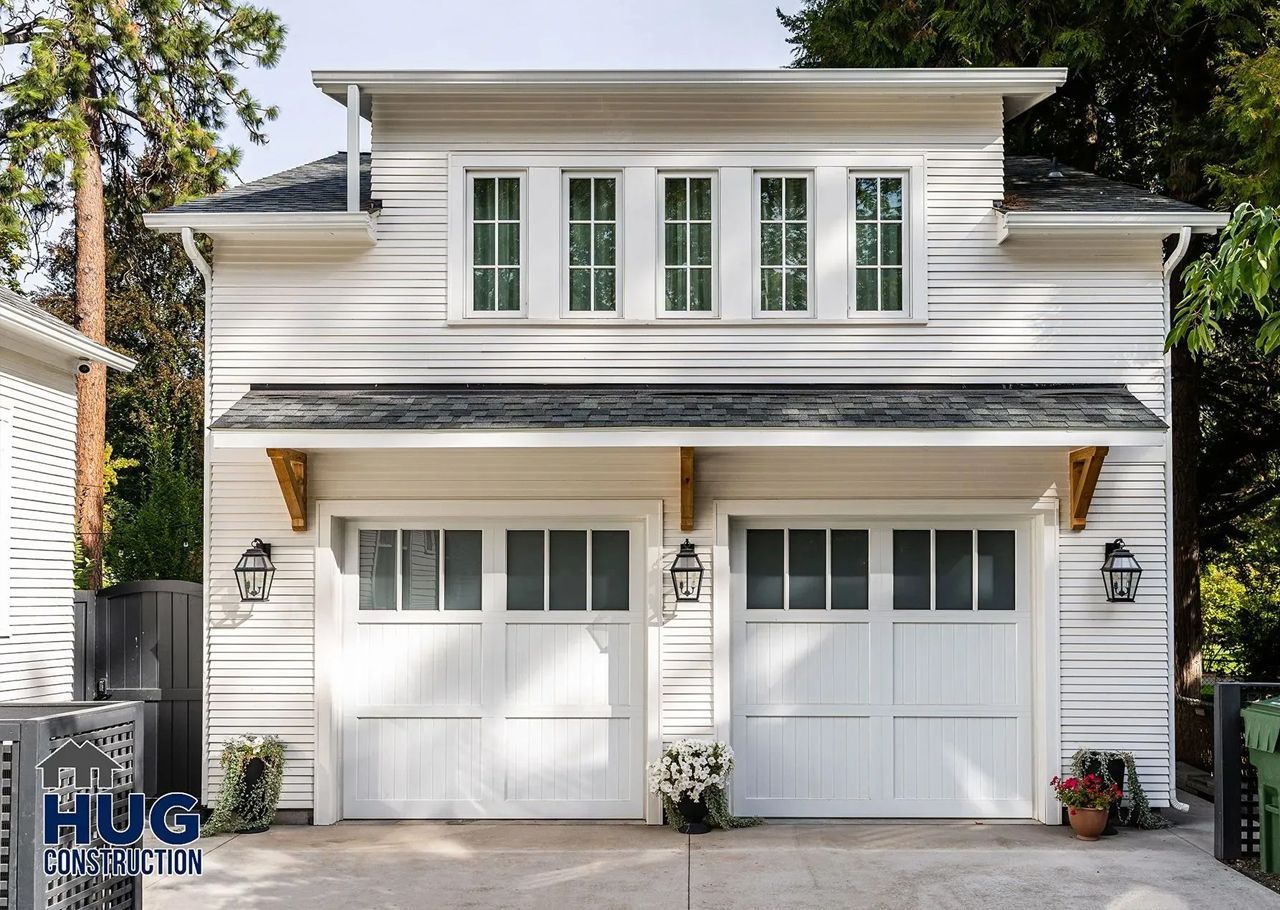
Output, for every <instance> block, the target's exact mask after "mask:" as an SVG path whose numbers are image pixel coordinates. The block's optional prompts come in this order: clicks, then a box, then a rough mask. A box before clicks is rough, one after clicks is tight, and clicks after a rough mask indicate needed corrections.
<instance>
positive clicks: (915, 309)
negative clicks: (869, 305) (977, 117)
mask: <svg viewBox="0 0 1280 910" xmlns="http://www.w3.org/2000/svg"><path fill="white" fill-rule="evenodd" d="M923 170H924V169H923V168H922V167H913V166H904V167H875V168H862V167H851V168H849V175H848V180H847V186H846V194H847V202H848V234H849V242H848V249H847V251H846V258H845V274H846V276H847V281H848V288H849V298H848V301H847V310H848V318H849V319H850V320H851V321H871V322H919V321H923V320H924V319H925V318H926V316H927V307H926V303H925V299H924V298H925V269H926V262H925V232H924V213H925V206H924V192H923V189H922V187H923V184H924V180H923ZM860 177H897V178H900V179H901V180H902V309H901V310H900V311H896V312H895V311H893V310H881V309H875V310H859V309H858V273H857V269H858V232H857V223H858V221H857V218H856V215H855V213H856V211H857V208H856V206H857V189H858V178H860ZM877 303H879V301H877Z"/></svg>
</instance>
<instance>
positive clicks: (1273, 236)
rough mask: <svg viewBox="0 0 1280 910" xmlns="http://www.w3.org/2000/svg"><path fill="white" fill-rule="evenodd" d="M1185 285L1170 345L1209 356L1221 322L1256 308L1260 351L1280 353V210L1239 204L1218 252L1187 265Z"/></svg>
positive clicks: (1221, 329)
mask: <svg viewBox="0 0 1280 910" xmlns="http://www.w3.org/2000/svg"><path fill="white" fill-rule="evenodd" d="M1183 284H1184V288H1183V295H1182V302H1181V303H1180V304H1179V306H1178V309H1177V313H1176V315H1175V317H1174V323H1173V330H1172V331H1171V332H1170V333H1169V344H1170V345H1175V344H1178V343H1181V342H1186V345H1187V347H1188V348H1190V349H1191V351H1192V352H1193V353H1197V354H1206V353H1209V352H1211V351H1213V350H1214V348H1215V347H1216V346H1217V343H1218V339H1219V338H1220V337H1221V335H1222V333H1223V322H1224V321H1225V320H1228V319H1231V318H1232V317H1234V316H1235V315H1236V314H1237V312H1239V311H1240V310H1241V309H1242V308H1247V307H1252V308H1253V310H1254V312H1255V313H1256V314H1257V316H1258V317H1259V319H1260V320H1261V325H1260V326H1259V328H1258V332H1257V346H1258V350H1260V351H1261V352H1262V353H1263V354H1273V353H1274V352H1275V351H1276V350H1278V349H1280V209H1277V208H1275V207H1273V206H1262V207H1259V206H1255V205H1253V204H1252V203H1248V202H1242V203H1241V204H1240V205H1238V206H1237V207H1236V210H1235V211H1234V212H1233V213H1232V215H1231V222H1230V223H1229V224H1228V225H1227V226H1226V228H1225V229H1224V230H1223V232H1222V238H1221V241H1220V242H1219V244H1218V249H1217V251H1216V253H1214V254H1212V255H1206V256H1204V257H1202V258H1200V259H1197V260H1196V261H1195V262H1193V263H1191V264H1190V265H1189V266H1187V268H1186V269H1185V270H1184V271H1183Z"/></svg>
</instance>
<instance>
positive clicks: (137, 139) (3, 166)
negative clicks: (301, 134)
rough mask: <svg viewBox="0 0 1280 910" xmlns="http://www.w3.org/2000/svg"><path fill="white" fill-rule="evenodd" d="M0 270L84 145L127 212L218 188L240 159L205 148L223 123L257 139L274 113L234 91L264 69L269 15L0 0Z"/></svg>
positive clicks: (271, 56)
mask: <svg viewBox="0 0 1280 910" xmlns="http://www.w3.org/2000/svg"><path fill="white" fill-rule="evenodd" d="M0 36H2V37H3V42H2V44H3V45H6V46H9V47H11V48H14V49H17V48H20V50H19V51H17V52H16V53H14V52H10V53H6V54H4V55H2V56H0V93H2V95H3V103H0V133H3V135H4V137H5V142H4V145H3V147H0V272H7V273H8V274H10V275H12V274H13V273H14V272H15V271H16V270H17V269H18V268H20V267H21V266H22V265H23V262H24V260H25V259H26V258H27V256H28V254H29V253H30V252H31V251H36V253H37V254H38V253H39V252H40V243H41V240H42V238H43V235H44V232H45V231H46V230H47V228H48V227H49V225H50V224H51V223H52V222H53V220H54V219H56V217H57V216H58V215H60V214H61V213H62V212H63V211H65V210H66V209H67V207H68V205H69V200H70V195H71V193H72V192H73V191H74V189H75V188H76V186H77V184H78V182H79V180H80V178H81V176H82V175H81V174H80V173H79V170H78V166H79V163H80V162H82V160H84V152H85V150H86V148H89V147H92V148H93V149H95V150H96V151H97V153H98V154H99V155H100V156H101V158H102V162H103V170H104V174H105V178H106V182H107V183H109V184H114V185H115V186H116V187H117V188H123V187H124V186H125V185H126V184H128V185H130V187H131V189H132V190H133V191H134V193H135V195H132V196H129V197H126V196H124V195H117V203H121V202H125V201H128V203H129V204H131V205H133V206H136V207H137V209H138V210H139V211H145V210H147V209H149V208H150V207H152V204H153V203H154V202H155V201H156V199H155V197H154V196H153V192H154V191H158V192H159V193H160V194H161V195H176V196H177V197H179V198H181V197H183V196H185V195H187V194H189V193H193V192H195V193H199V192H205V191H207V190H208V189H210V188H218V187H220V186H222V184H223V181H224V177H225V175H226V174H227V173H228V172H229V171H230V170H231V169H233V168H234V167H235V165H236V163H237V162H238V161H239V152H238V151H237V150H236V149H234V148H220V147H219V146H218V145H217V136H218V131H219V130H221V129H222V128H224V127H225V125H226V123H227V117H228V114H234V116H235V117H236V118H237V119H238V120H239V121H240V122H241V123H243V124H244V125H245V127H246V128H247V129H248V131H249V136H250V139H251V140H253V141H255V142H261V141H265V133H264V130H265V127H266V124H267V123H268V122H270V121H271V120H274V119H275V117H276V116H277V110H276V109H275V108H274V107H268V106H263V105H262V104H260V103H259V102H258V101H257V100H256V99H254V97H253V96H252V95H251V94H250V93H249V92H248V90H247V89H245V88H244V87H243V86H241V85H240V84H239V82H238V81H237V79H236V78H235V75H234V74H235V71H236V70H237V69H238V68H240V67H242V66H246V65H251V64H256V65H259V66H267V67H269V66H274V65H275V63H276V62H277V60H278V59H279V56H280V51H281V49H282V47H283V42H284V27H283V26H282V25H281V24H280V21H279V19H278V17H276V15H275V14H274V13H271V12H269V11H267V10H264V9H259V8H257V7H254V6H251V5H248V4H241V3H236V2H234V0H0Z"/></svg>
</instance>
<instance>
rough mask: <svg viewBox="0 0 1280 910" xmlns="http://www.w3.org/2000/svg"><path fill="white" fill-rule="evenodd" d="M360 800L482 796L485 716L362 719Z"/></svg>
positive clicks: (359, 731)
mask: <svg viewBox="0 0 1280 910" xmlns="http://www.w3.org/2000/svg"><path fill="white" fill-rule="evenodd" d="M357 735H358V741H359V743H360V748H359V754H358V756H357V758H356V761H357V763H358V773H357V774H356V781H357V784H356V798H357V799H358V800H365V801H395V802H401V801H416V800H482V799H484V798H485V797H486V795H487V787H486V786H485V775H486V771H487V768H486V762H485V758H484V756H485V755H486V750H485V748H484V732H483V722H482V720H481V718H479V717H362V718H359V719H358V720H357Z"/></svg>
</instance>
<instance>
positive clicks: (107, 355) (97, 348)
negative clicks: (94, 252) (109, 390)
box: [0, 303, 138, 373]
mask: <svg viewBox="0 0 1280 910" xmlns="http://www.w3.org/2000/svg"><path fill="white" fill-rule="evenodd" d="M0 333H3V334H5V335H9V336H10V337H13V336H16V337H18V338H21V339H24V340H26V341H28V342H30V343H32V344H36V345H41V346H43V347H45V348H51V349H53V350H55V351H57V352H58V353H60V354H64V355H67V356H70V357H75V358H79V359H80V360H89V361H92V362H94V363H102V364H106V365H107V366H108V367H110V368H111V369H113V370H119V371H120V372H121V373H129V372H132V370H133V368H134V367H136V366H137V365H138V362H137V361H136V360H134V359H133V358H131V357H126V356H124V355H123V354H117V353H116V352H115V351H113V350H111V348H109V347H107V346H106V345H102V344H98V343H97V342H96V341H93V340H92V339H90V338H87V337H86V336H85V335H83V334H82V333H80V332H77V331H76V330H75V329H73V328H72V327H71V326H69V325H67V324H66V323H64V322H61V321H56V322H55V321H54V320H53V319H52V317H51V318H50V319H41V318H40V317H39V316H37V315H35V314H33V313H27V312H25V311H23V310H21V309H19V308H18V307H14V306H8V305H5V304H3V303H0Z"/></svg>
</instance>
